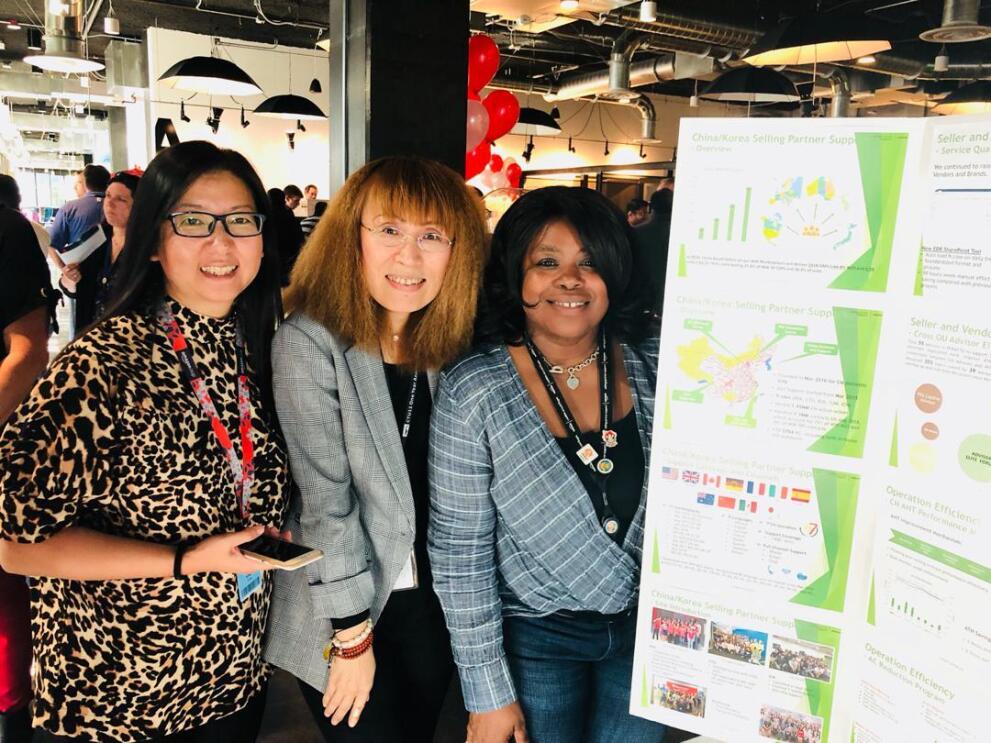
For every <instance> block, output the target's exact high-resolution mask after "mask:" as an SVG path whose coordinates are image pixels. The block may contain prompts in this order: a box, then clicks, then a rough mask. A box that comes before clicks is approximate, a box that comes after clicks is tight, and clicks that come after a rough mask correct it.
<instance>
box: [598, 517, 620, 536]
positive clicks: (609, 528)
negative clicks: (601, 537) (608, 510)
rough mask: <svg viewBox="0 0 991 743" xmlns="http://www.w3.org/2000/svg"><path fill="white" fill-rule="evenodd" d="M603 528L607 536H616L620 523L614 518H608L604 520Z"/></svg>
mask: <svg viewBox="0 0 991 743" xmlns="http://www.w3.org/2000/svg"><path fill="white" fill-rule="evenodd" d="M602 528H603V529H605V530H606V534H615V533H616V532H618V531H619V521H618V520H617V519H616V518H615V517H614V516H606V517H605V518H604V519H602Z"/></svg>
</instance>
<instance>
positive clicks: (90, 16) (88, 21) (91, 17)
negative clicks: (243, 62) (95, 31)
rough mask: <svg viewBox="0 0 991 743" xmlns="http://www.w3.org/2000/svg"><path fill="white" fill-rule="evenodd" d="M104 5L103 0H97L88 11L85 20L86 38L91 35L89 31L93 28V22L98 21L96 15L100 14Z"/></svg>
mask: <svg viewBox="0 0 991 743" xmlns="http://www.w3.org/2000/svg"><path fill="white" fill-rule="evenodd" d="M102 7H103V0H96V2H95V3H93V4H92V5H91V6H90V8H89V10H88V11H86V18H85V20H84V22H83V34H82V35H83V38H84V39H85V38H86V37H87V36H89V31H90V29H91V28H93V23H94V22H95V21H96V16H97V15H99V13H100V9H101V8H102Z"/></svg>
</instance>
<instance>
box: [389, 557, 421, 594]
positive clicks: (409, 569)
mask: <svg viewBox="0 0 991 743" xmlns="http://www.w3.org/2000/svg"><path fill="white" fill-rule="evenodd" d="M419 585H420V579H419V576H417V574H416V555H415V554H414V553H413V552H410V553H409V559H408V560H407V561H406V562H405V564H403V569H402V570H400V571H399V577H398V578H397V579H396V583H395V585H393V586H392V590H393V591H409V590H411V589H413V588H417V587H418V586H419Z"/></svg>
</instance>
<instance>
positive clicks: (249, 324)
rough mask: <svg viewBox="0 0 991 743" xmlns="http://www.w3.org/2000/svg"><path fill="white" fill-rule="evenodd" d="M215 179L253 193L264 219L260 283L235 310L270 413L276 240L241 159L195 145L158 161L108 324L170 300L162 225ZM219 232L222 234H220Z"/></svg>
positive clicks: (139, 202) (143, 185) (140, 199)
mask: <svg viewBox="0 0 991 743" xmlns="http://www.w3.org/2000/svg"><path fill="white" fill-rule="evenodd" d="M216 172H226V173H230V174H231V175H233V176H234V177H235V178H238V179H239V180H240V181H241V182H243V183H244V185H245V186H247V188H248V190H249V191H250V192H251V196H252V199H253V200H254V202H255V210H256V211H257V212H259V213H261V214H264V215H265V217H266V220H265V227H264V230H263V231H262V261H261V266H260V268H259V270H258V275H257V276H255V278H254V280H253V281H252V282H251V283H250V284H249V285H248V286H247V287H245V289H244V291H242V292H241V294H240V296H238V298H237V299H236V300H235V302H234V307H235V309H236V311H237V314H238V317H239V319H240V321H241V326H242V328H243V330H244V338H245V344H246V345H247V350H248V356H249V358H250V359H251V362H252V366H253V367H254V369H255V372H256V374H257V375H258V384H259V386H260V388H261V391H262V395H263V399H264V401H265V402H266V403H267V405H266V407H267V409H268V410H272V409H273V408H272V406H271V399H272V364H271V358H270V353H271V351H270V347H271V343H272V335H273V334H274V333H275V328H276V325H277V324H278V322H279V320H281V318H282V299H281V296H280V294H279V255H278V247H277V242H276V240H277V237H276V233H275V228H274V225H273V224H272V220H271V219H270V217H271V207H270V205H269V201H268V196H267V195H266V193H265V188H264V186H262V183H261V180H259V178H258V174H257V173H255V170H254V168H252V167H251V164H250V163H249V162H248V161H247V160H246V159H245V158H244V156H243V155H241V154H240V153H239V152H235V151H234V150H226V149H220V148H219V147H217V146H216V145H214V144H211V143H210V142H203V141H193V142H183V143H181V144H178V145H175V146H174V147H169V148H167V149H164V150H162V151H161V152H159V153H158V155H156V156H155V159H154V160H152V161H151V163H150V164H149V165H148V170H146V171H145V174H144V175H143V176H142V177H141V182H140V183H139V184H138V190H137V192H136V193H135V195H134V205H133V206H132V207H131V218H130V220H129V221H128V226H127V237H126V239H125V241H124V242H125V244H126V245H127V249H126V250H124V251H123V253H121V256H120V258H119V259H118V260H119V261H120V265H119V266H118V268H117V273H116V276H115V278H114V286H113V294H112V296H111V298H110V301H109V303H108V306H107V312H106V315H105V316H106V317H108V318H110V317H114V316H116V315H123V314H127V313H131V312H142V313H147V312H153V311H154V309H155V308H156V307H157V305H158V303H159V302H160V301H161V299H162V297H164V296H165V277H164V275H163V274H162V268H161V264H160V263H158V262H157V261H153V260H152V257H153V256H155V255H156V254H157V253H158V249H159V247H160V245H161V241H162V228H163V224H164V223H165V220H166V219H167V218H168V214H169V212H171V211H172V209H173V207H174V206H175V204H176V203H177V202H178V201H179V199H180V198H181V197H182V195H183V194H184V193H185V192H186V190H187V189H188V188H189V187H190V185H192V183H193V182H194V181H195V180H196V179H197V178H199V177H201V176H203V175H206V174H207V173H216ZM218 229H222V227H219V226H218Z"/></svg>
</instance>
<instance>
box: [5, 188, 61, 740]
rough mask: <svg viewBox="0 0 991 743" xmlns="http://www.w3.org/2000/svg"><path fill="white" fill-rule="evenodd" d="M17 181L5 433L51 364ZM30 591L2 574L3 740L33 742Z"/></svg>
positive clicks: (8, 229) (8, 264)
mask: <svg viewBox="0 0 991 743" xmlns="http://www.w3.org/2000/svg"><path fill="white" fill-rule="evenodd" d="M20 201H21V194H20V190H19V189H18V187H17V182H16V181H15V180H14V179H13V178H11V177H10V176H9V175H0V333H2V334H3V338H2V341H0V431H2V430H3V426H4V424H5V423H6V422H7V418H8V417H9V416H10V414H11V413H12V412H13V411H14V408H15V407H16V406H17V405H18V404H19V403H20V402H21V400H23V399H24V397H25V396H26V395H27V393H28V391H29V390H30V389H31V387H32V386H33V385H34V383H35V380H37V378H38V377H39V376H40V375H41V373H42V372H44V370H45V366H46V365H47V364H48V332H49V319H50V310H49V307H50V306H51V304H50V295H51V285H50V284H49V279H48V264H47V263H46V262H45V259H44V257H43V256H42V255H41V254H40V253H39V251H38V241H37V238H36V237H35V234H34V231H33V230H32V228H31V225H30V223H29V222H28V220H27V219H26V218H25V217H24V216H23V215H21V213H20V212H19V211H18V210H17V209H18V206H19V205H20ZM30 667H31V627H30V621H29V611H28V588H27V583H26V582H25V580H24V578H23V577H22V576H20V575H10V574H8V573H6V572H4V571H3V570H2V569H0V740H2V741H4V743H26V742H27V741H30V740H31V715H30V712H29V710H28V702H29V701H30V699H31V676H30Z"/></svg>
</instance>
